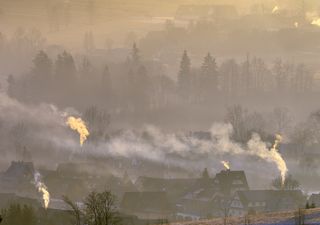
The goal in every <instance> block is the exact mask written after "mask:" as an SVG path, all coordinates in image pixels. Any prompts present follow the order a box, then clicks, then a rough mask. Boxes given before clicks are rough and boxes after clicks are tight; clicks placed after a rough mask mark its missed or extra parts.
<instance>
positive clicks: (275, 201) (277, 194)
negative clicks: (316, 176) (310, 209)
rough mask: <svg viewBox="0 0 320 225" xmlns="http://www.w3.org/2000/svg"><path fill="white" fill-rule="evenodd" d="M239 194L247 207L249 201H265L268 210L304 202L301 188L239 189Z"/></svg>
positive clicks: (294, 205)
mask: <svg viewBox="0 0 320 225" xmlns="http://www.w3.org/2000/svg"><path fill="white" fill-rule="evenodd" d="M237 195H238V196H239V199H240V201H241V202H242V204H243V205H244V206H245V207H249V203H254V202H264V203H265V204H266V205H265V209H266V210H267V211H277V210H279V209H281V207H282V206H284V205H288V206H290V207H292V208H295V207H296V206H297V205H302V204H303V203H304V196H303V194H302V192H301V191H300V190H250V191H238V192H237Z"/></svg>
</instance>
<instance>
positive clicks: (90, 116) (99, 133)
mask: <svg viewBox="0 0 320 225" xmlns="http://www.w3.org/2000/svg"><path fill="white" fill-rule="evenodd" d="M83 117H84V120H85V121H86V122H87V123H88V127H89V130H90V133H91V134H90V136H89V140H93V141H95V140H97V139H99V138H101V137H104V135H105V132H106V130H107V128H108V126H109V124H110V115H109V114H108V113H107V112H106V111H104V110H101V109H99V108H98V107H96V106H91V107H89V108H87V109H86V111H85V112H84V116H83Z"/></svg>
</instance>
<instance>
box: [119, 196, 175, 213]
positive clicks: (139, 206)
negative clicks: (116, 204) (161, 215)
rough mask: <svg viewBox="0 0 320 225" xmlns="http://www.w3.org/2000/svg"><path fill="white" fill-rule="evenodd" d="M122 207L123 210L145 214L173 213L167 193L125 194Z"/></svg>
mask: <svg viewBox="0 0 320 225" xmlns="http://www.w3.org/2000/svg"><path fill="white" fill-rule="evenodd" d="M120 207H121V209H122V210H130V211H140V212H141V211H143V212H171V211H173V206H172V205H171V204H170V202H169V200H168V198H167V195H166V193H165V192H127V193H125V194H124V196H123V199H122V201H121V204H120Z"/></svg>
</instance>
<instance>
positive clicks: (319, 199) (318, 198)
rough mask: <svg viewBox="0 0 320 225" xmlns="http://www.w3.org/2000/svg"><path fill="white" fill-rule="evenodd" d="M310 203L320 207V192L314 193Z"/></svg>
mask: <svg viewBox="0 0 320 225" xmlns="http://www.w3.org/2000/svg"><path fill="white" fill-rule="evenodd" d="M308 203H309V204H310V205H314V206H315V207H320V193H318V194H312V195H311V196H310V198H309V200H308Z"/></svg>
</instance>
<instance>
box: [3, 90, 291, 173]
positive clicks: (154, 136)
mask: <svg viewBox="0 0 320 225" xmlns="http://www.w3.org/2000/svg"><path fill="white" fill-rule="evenodd" d="M64 111H65V110H64ZM64 111H59V110H58V109H57V108H56V107H54V106H51V105H46V104H43V105H40V106H28V105H25V104H22V103H20V102H18V101H16V100H13V99H11V98H9V97H8V96H6V95H4V94H0V112H1V115H2V116H1V115H0V120H1V119H2V120H6V122H7V123H8V121H9V122H10V121H11V122H14V121H19V120H21V118H23V120H25V121H29V122H32V124H33V127H32V128H33V129H31V131H30V133H31V134H30V135H31V136H32V142H33V143H32V146H33V147H34V146H36V145H40V147H39V149H41V151H43V152H44V153H43V155H44V157H46V158H47V159H48V160H49V159H50V158H52V157H51V155H52V154H53V152H52V151H50V152H46V151H49V150H47V146H51V148H52V149H54V150H56V151H57V152H58V154H59V155H60V156H61V157H63V159H66V158H68V157H66V156H67V154H72V153H73V152H77V151H79V143H78V141H79V140H78V136H75V135H74V133H73V132H72V131H70V129H69V128H68V127H67V126H66V124H65V120H66V117H67V115H70V114H73V115H75V113H74V112H71V113H70V111H67V112H64ZM4 112H5V113H4ZM2 130H5V129H2ZM232 133H233V128H232V126H231V125H230V124H225V123H216V124H214V125H213V126H212V127H211V129H210V134H211V136H212V140H207V139H199V138H196V137H194V136H189V135H185V134H175V133H164V132H162V131H161V130H159V129H158V128H156V127H154V126H145V127H144V129H142V130H140V131H137V130H125V131H124V132H122V133H121V134H120V135H119V134H118V135H115V136H112V137H111V138H110V139H109V140H107V141H100V142H99V143H94V144H93V143H91V142H88V143H87V144H86V145H84V146H83V151H82V152H84V153H86V154H92V155H94V156H98V157H107V158H110V157H123V158H126V159H141V160H147V161H152V162H157V163H163V164H166V165H168V166H175V167H181V168H183V169H185V170H189V171H199V170H202V169H203V167H204V164H206V165H213V164H214V163H216V164H217V167H218V166H220V164H221V163H220V161H221V160H223V159H225V158H228V159H230V158H231V159H235V160H237V162H238V161H239V160H241V159H240V158H243V157H258V158H260V159H262V160H263V161H265V162H268V163H269V164H270V165H272V166H274V167H275V168H277V169H278V170H280V171H281V175H283V174H285V173H286V170H284V169H283V168H284V167H283V163H285V162H284V161H283V160H282V161H281V159H282V157H281V155H280V154H279V153H278V152H277V151H272V150H271V149H270V148H269V147H268V144H267V143H265V142H263V141H262V140H261V138H260V136H259V135H258V134H253V135H252V138H251V139H250V140H249V141H248V143H247V144H244V145H243V144H240V143H236V142H234V141H233V140H232V138H231V137H232ZM79 152H80V151H79ZM226 156H227V157H226ZM249 162H250V161H249ZM55 163H56V162H55ZM232 163H233V164H235V163H234V162H232ZM253 163H257V162H253ZM281 163H282V164H281ZM238 164H239V163H238ZM247 164H248V160H246V162H245V163H243V165H247ZM235 168H236V165H235ZM285 168H286V167H285ZM238 169H242V168H241V167H238ZM262 169H263V168H261V170H262ZM267 171H269V170H267ZM255 172H257V173H258V172H259V171H255ZM270 176H274V174H272V175H271V174H270Z"/></svg>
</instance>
